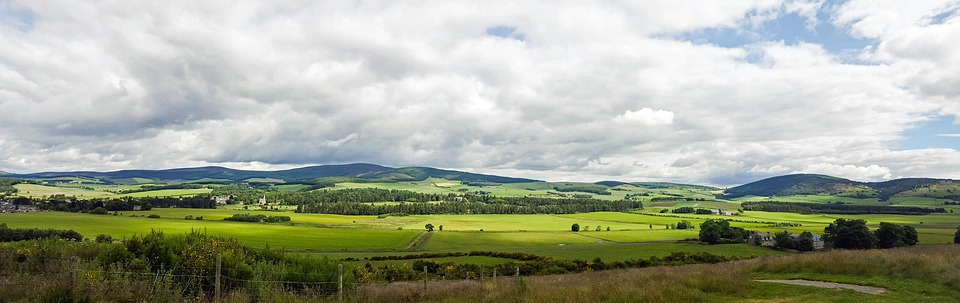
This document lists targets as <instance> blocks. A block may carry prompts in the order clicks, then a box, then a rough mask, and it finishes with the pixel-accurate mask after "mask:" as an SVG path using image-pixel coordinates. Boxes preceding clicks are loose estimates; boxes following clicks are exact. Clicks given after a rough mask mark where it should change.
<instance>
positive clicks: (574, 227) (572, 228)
mask: <svg viewBox="0 0 960 303" xmlns="http://www.w3.org/2000/svg"><path fill="white" fill-rule="evenodd" d="M570 231H572V232H578V231H580V224H577V223H573V225H571V226H570Z"/></svg>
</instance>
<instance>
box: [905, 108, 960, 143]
mask: <svg viewBox="0 0 960 303" xmlns="http://www.w3.org/2000/svg"><path fill="white" fill-rule="evenodd" d="M903 137H904V139H903V140H902V141H900V142H899V143H898V146H897V150H911V149H924V148H952V149H956V150H960V125H957V124H955V123H954V117H952V116H937V117H936V118H935V119H933V120H930V121H927V122H924V123H923V124H920V125H919V126H917V127H914V128H911V129H909V130H907V131H906V132H904V133H903Z"/></svg>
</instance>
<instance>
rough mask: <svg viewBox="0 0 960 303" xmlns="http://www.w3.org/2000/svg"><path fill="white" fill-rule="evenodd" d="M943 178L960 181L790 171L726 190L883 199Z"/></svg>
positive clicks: (734, 194) (731, 195)
mask: <svg viewBox="0 0 960 303" xmlns="http://www.w3.org/2000/svg"><path fill="white" fill-rule="evenodd" d="M944 182H947V183H960V181H958V180H952V179H936V178H899V179H893V180H887V181H879V182H862V181H853V180H850V179H845V178H840V177H834V176H828V175H821V174H790V175H782V176H774V177H770V178H766V179H761V180H757V181H754V182H750V183H747V184H743V185H740V186H736V187H732V188H728V189H727V190H725V191H724V197H726V198H739V197H743V196H767V197H769V196H789V195H818V194H827V195H849V196H852V197H860V198H867V197H872V198H879V199H880V200H881V201H883V200H886V199H889V198H890V197H892V196H893V195H896V194H899V193H902V192H905V191H909V190H913V189H917V188H921V187H929V186H931V185H935V184H939V183H944Z"/></svg>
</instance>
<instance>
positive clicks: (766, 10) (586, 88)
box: [0, 0, 960, 186]
mask: <svg viewBox="0 0 960 303" xmlns="http://www.w3.org/2000/svg"><path fill="white" fill-rule="evenodd" d="M0 45H2V47H0V171H6V172H15V173H25V172H39V171H68V170H101V171H106V170H120V169H162V168H176V167H191V166H207V165H219V166H226V167H232V168H241V169H264V170H273V169H286V168H293V167H301V166H307V165H317V164H343V163H355V162H363V163H375V164H381V165H387V166H394V167H400V166H414V165H421V166H432V167H438V168H447V169H460V170H467V171H471V172H481V173H491V174H501V175H507V176H513V177H528V178H535V179H541V180H551V181H599V180H620V181H671V182H684V183H696V184H709V185H720V186H727V185H737V184H742V183H746V182H750V181H754V180H758V179H762V178H765V177H770V176H776V175H783V174H791V173H819V174H828V175H834V176H839V177H845V178H850V179H854V180H859V181H882V180H889V179H893V178H902V177H935V178H956V179H960V125H958V123H957V122H958V117H960V1H926V0H913V1H902V0H864V1H861V0H850V1H810V0H790V1H775V0H744V1H741V0H727V1H712V0H710V1H705V0H689V1H673V0H657V1H573V0H570V1H563V0H561V1H498V0H491V1H454V0H436V1H432V0H426V1H393V0H392V1H306V0H304V1H282V0H281V1H244V0H230V1H132V0H131V1H49V0H31V1H16V0H0Z"/></svg>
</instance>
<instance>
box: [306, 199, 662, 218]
mask: <svg viewBox="0 0 960 303" xmlns="http://www.w3.org/2000/svg"><path fill="white" fill-rule="evenodd" d="M468 197H474V198H477V199H475V200H469V199H463V200H461V201H456V200H454V201H442V202H434V203H422V202H412V203H411V202H399V203H397V204H372V203H362V202H322V203H313V204H301V205H298V206H297V211H298V212H305V213H323V214H341V215H384V214H410V215H429V214H573V213H585V212H599V211H610V212H621V211H627V210H634V209H642V208H643V203H641V202H639V201H623V200H620V201H604V200H598V199H554V198H535V197H496V198H491V196H469V195H468Z"/></svg>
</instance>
